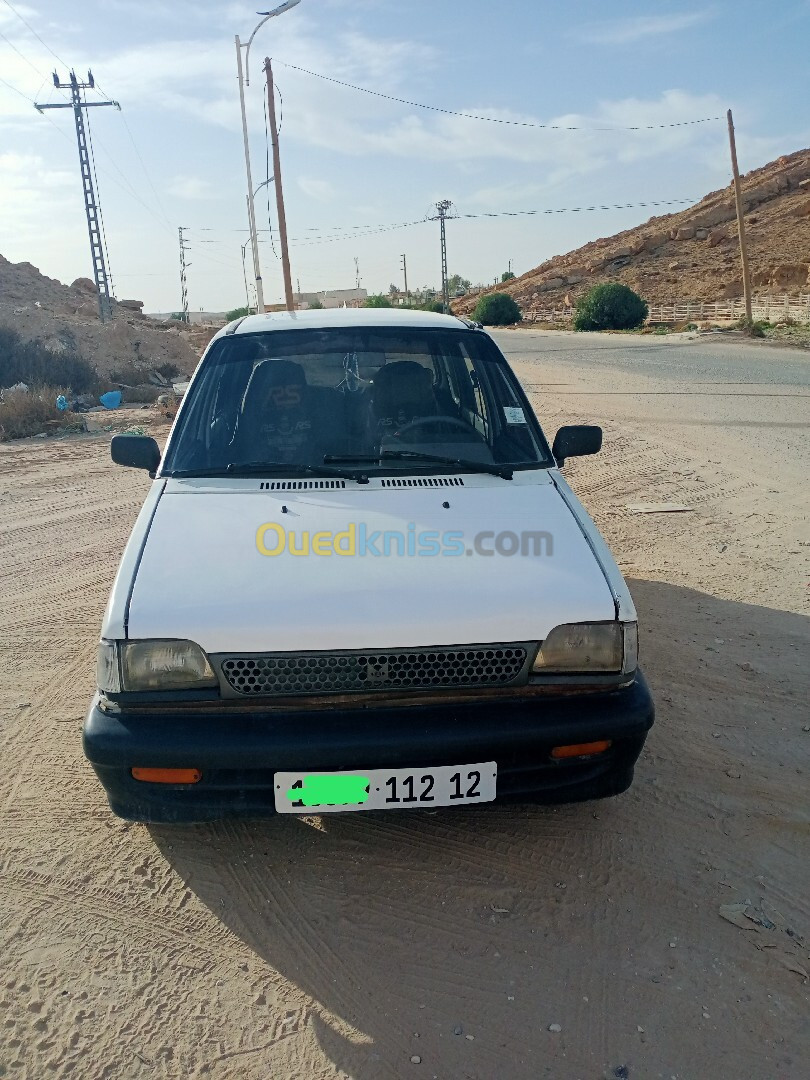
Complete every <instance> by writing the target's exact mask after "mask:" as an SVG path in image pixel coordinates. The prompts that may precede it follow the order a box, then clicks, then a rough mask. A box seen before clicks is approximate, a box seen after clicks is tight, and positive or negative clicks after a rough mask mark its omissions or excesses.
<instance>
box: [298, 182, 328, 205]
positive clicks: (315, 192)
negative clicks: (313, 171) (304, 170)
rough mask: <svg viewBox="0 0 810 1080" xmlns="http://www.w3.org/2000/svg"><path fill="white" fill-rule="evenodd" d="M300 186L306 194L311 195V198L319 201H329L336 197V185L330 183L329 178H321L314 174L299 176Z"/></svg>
mask: <svg viewBox="0 0 810 1080" xmlns="http://www.w3.org/2000/svg"><path fill="white" fill-rule="evenodd" d="M298 186H299V187H300V188H301V190H302V191H303V192H304V194H305V195H309V197H310V199H315V200H317V201H318V202H323V203H328V202H332V201H333V199H334V198H335V194H336V192H335V188H334V185H332V184H330V183H329V181H328V180H320V179H317V178H316V177H313V176H299V177H298Z"/></svg>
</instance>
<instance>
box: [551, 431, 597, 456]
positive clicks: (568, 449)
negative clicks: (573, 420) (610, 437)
mask: <svg viewBox="0 0 810 1080" xmlns="http://www.w3.org/2000/svg"><path fill="white" fill-rule="evenodd" d="M601 449H602V429H601V428H600V427H596V426H595V425H592V424H577V425H572V426H571V427H561V428H560V430H559V431H558V432H557V436H556V438H555V439H554V446H553V447H552V448H551V452H552V453H553V454H554V457H555V458H556V459H557V464H558V465H560V466H562V465H563V464H564V463H565V460H566V458H570V457H587V455H588V454H598V453H599V451H600V450H601Z"/></svg>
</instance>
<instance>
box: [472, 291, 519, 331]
mask: <svg viewBox="0 0 810 1080" xmlns="http://www.w3.org/2000/svg"><path fill="white" fill-rule="evenodd" d="M522 318H523V316H522V315H521V313H520V308H519V307H518V306H517V304H516V303H515V301H514V300H513V299H512V297H511V296H510V295H509V293H498V292H496V293H489V294H488V295H487V296H482V297H481V299H480V300H479V301H478V303H477V304H476V306H475V311H474V312H473V319H475V321H476V322H480V323H483V324H484V325H485V326H512V325H513V324H514V323H518V322H520V320H521V319H522Z"/></svg>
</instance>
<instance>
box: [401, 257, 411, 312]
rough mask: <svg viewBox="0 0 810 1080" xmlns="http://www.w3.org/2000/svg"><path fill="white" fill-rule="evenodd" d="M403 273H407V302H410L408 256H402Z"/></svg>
mask: <svg viewBox="0 0 810 1080" xmlns="http://www.w3.org/2000/svg"><path fill="white" fill-rule="evenodd" d="M402 273H403V274H404V275H405V303H406V304H407V303H408V299H409V297H410V293H409V292H408V257H407V255H403V256H402Z"/></svg>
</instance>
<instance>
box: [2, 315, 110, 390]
mask: <svg viewBox="0 0 810 1080" xmlns="http://www.w3.org/2000/svg"><path fill="white" fill-rule="evenodd" d="M17 383H25V384H26V385H27V386H32V385H35V384H48V385H51V386H66V387H68V388H69V389H70V390H72V391H73V392H74V393H76V394H83V393H89V392H92V391H94V390H95V389H96V388H97V385H98V376H97V375H96V372H95V370H94V368H93V366H92V364H89V363H88V362H87V361H86V360H83V359H82V358H81V357H80V356H78V355H77V354H76V353H74V352H67V351H66V352H53V351H52V350H50V349H46V348H45V347H44V346H43V345H41V344H40V343H39V342H38V341H23V340H22V338H21V337H20V335H19V334H18V333H17V332H16V330H12V329H11V327H8V326H0V387H3V386H16V384H17Z"/></svg>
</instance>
